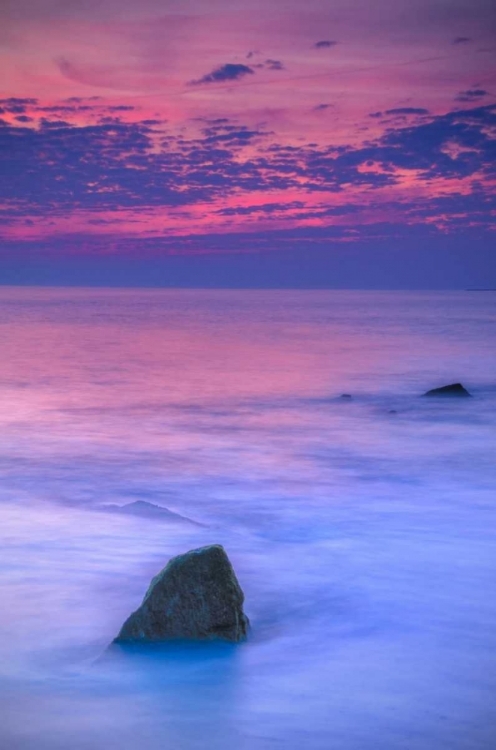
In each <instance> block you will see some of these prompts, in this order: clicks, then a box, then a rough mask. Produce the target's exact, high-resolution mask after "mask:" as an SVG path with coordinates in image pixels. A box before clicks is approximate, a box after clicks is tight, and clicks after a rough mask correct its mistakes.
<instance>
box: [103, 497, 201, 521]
mask: <svg viewBox="0 0 496 750" xmlns="http://www.w3.org/2000/svg"><path fill="white" fill-rule="evenodd" d="M98 510H101V511H103V512H104V513H119V514H124V515H130V516H139V517H140V518H153V519H157V520H159V521H168V522H170V523H187V524H193V525H194V526H203V524H202V523H198V521H193V520H192V519H191V518H187V517H186V516H181V515H180V514H179V513H174V511H173V510H169V509H168V508H164V506H163V505H155V504H154V503H148V502H147V501H146V500H135V501H134V502H132V503H127V505H102V506H100V508H98Z"/></svg>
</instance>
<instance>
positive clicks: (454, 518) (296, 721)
mask: <svg viewBox="0 0 496 750" xmlns="http://www.w3.org/2000/svg"><path fill="white" fill-rule="evenodd" d="M0 347H1V349H0V351H1V354H2V357H1V362H0V383H1V388H0V400H1V403H0V446H1V450H0V479H1V481H0V550H1V552H0V555H1V566H0V586H1V617H0V747H1V748H2V750H4V749H5V750H31V748H32V749H33V750H67V748H71V750H103V749H105V750H136V749H138V748H140V749H141V748H142V749H143V750H164V749H165V748H171V750H172V749H174V750H193V749H195V750H196V748H212V749H213V750H217V749H218V750H227V749H228V748H229V749H230V748H237V749H239V750H252V749H253V750H258V749H260V750H265V748H279V747H280V748H284V750H293V748H294V749H296V748H309V750H329V749H330V748H339V750H377V749H378V748H380V750H398V749H400V748H404V749H405V750H440V749H443V748H445V749H446V750H466V749H468V748H473V749H474V750H490V749H491V748H494V747H495V746H496V745H495V742H496V711H495V708H494V698H495V695H496V597H495V596H494V582H495V577H496V493H495V485H496V294H494V293H489V292H488V293H482V292H481V293H468V292H456V293H446V292H443V293H413V292H412V293H406V292H401V293H392V292H391V293H390V292H387V293H386V292H380V293H378V292H341V291H340V292H333V291H330V292H327V291H318V292H313V291H305V292H301V291H298V292H293V291H275V292H274V291H253V292H252V291H140V290H132V291H131V290H125V291H123V290H91V291H90V290H84V289H79V290H74V289H57V290H50V289H9V288H3V289H0ZM457 380H460V381H462V382H463V383H464V384H465V385H466V387H467V388H468V389H469V390H470V391H471V392H472V393H473V396H474V398H472V399H466V400H460V401H457V400H448V401H435V400H428V399H422V398H420V394H422V393H423V392H424V391H425V390H427V389H428V388H432V387H435V386H438V385H444V384H446V383H449V382H453V381H457ZM342 393H348V394H351V396H352V399H342V398H340V396H341V394H342ZM136 500H144V501H146V502H148V503H152V504H155V505H159V506H163V507H166V508H168V509H170V510H172V511H174V512H176V513H178V514H180V515H181V516H184V517H185V518H186V519H191V520H194V521H196V522H197V523H199V524H202V525H201V526H200V525H193V524H191V523H188V522H187V521H186V520H185V521H184V522H181V521H180V522H179V523H173V522H169V521H168V520H162V519H160V518H155V517H148V516H147V515H146V514H143V516H142V515H140V514H131V513H126V512H122V513H121V512H115V509H113V510H112V509H109V508H106V507H105V506H108V505H118V506H125V505H127V504H130V503H132V502H134V501H136ZM217 542H218V543H222V544H223V545H224V546H225V547H226V550H227V552H228V554H229V556H230V558H231V560H232V562H233V565H234V567H235V569H236V571H237V574H238V577H239V580H240V583H241V585H242V587H243V589H244V591H245V594H246V612H247V614H248V616H249V617H250V620H251V622H252V633H251V636H250V639H249V641H248V642H247V643H246V644H243V645H241V646H239V647H236V648H230V647H222V646H213V647H209V648H193V649H183V648H178V649H174V650H172V652H165V653H161V652H160V653H159V652H150V653H148V652H147V653H121V652H119V653H112V652H110V653H109V652H106V651H105V649H106V647H107V645H108V643H109V642H110V641H111V640H112V638H113V637H114V636H115V635H116V633H117V631H118V629H119V627H120V625H121V624H122V622H123V620H124V619H125V618H126V617H127V615H128V614H129V613H130V611H132V610H133V609H135V608H136V607H137V605H138V604H139V602H140V601H141V598H142V596H143V594H144V591H145V589H146V587H147V585H148V583H149V580H150V578H151V577H152V576H153V575H154V574H155V573H156V572H157V571H158V570H159V569H160V568H162V567H163V565H164V564H165V563H166V562H167V560H168V559H169V558H170V557H171V556H172V555H174V554H177V553H180V552H184V551H186V550H188V549H191V548H194V547H198V546H201V545H203V544H208V543H217Z"/></svg>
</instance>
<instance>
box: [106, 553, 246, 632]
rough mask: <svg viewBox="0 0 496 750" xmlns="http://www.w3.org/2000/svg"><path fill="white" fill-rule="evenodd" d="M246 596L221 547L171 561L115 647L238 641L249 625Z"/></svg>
mask: <svg viewBox="0 0 496 750" xmlns="http://www.w3.org/2000/svg"><path fill="white" fill-rule="evenodd" d="M243 601H244V595H243V592H242V590H241V587H240V585H239V583H238V580H237V578H236V574H235V573H234V570H233V567H232V565H231V563H230V561H229V558H228V556H227V554H226V552H225V550H224V548H223V547H221V545H220V544H214V545H211V546H209V547H200V548H199V549H194V550H191V551H190V552H186V554H184V555H178V556H177V557H173V558H172V560H170V561H169V562H168V564H167V565H166V567H165V568H164V569H163V570H162V571H161V572H160V573H159V574H158V575H157V576H155V578H154V579H153V580H152V582H151V583H150V586H149V588H148V591H147V592H146V594H145V598H144V599H143V602H142V604H141V606H140V607H139V609H137V610H136V612H133V614H132V615H131V616H130V617H128V619H127V620H126V622H125V623H124V625H123V626H122V628H121V631H120V633H119V635H118V636H117V638H116V639H115V640H114V643H138V642H139V643H152V642H153V643H156V642H160V641H169V640H174V639H188V640H213V639H222V640H226V641H234V642H236V641H241V640H243V639H244V638H246V634H247V631H248V626H249V620H248V618H247V617H246V615H245V614H244V612H243Z"/></svg>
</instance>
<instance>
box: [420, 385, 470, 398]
mask: <svg viewBox="0 0 496 750" xmlns="http://www.w3.org/2000/svg"><path fill="white" fill-rule="evenodd" d="M424 396H452V397H455V398H467V397H470V396H471V394H470V393H469V392H468V391H467V389H466V388H464V387H463V385H462V384H461V383H451V385H443V386H442V387H441V388H432V390H430V391H427V393H424Z"/></svg>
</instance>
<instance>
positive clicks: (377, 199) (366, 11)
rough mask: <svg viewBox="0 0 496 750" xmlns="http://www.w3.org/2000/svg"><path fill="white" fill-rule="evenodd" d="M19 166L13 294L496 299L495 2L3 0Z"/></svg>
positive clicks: (6, 103)
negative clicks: (471, 293)
mask: <svg viewBox="0 0 496 750" xmlns="http://www.w3.org/2000/svg"><path fill="white" fill-rule="evenodd" d="M0 160H1V161H0V164H1V166H0V184H1V191H2V192H1V204H0V205H1V208H0V263H1V267H3V272H2V278H1V279H0V282H2V281H3V283H13V282H16V281H18V282H21V283H28V282H31V281H33V282H36V281H40V282H50V281H55V282H57V283H59V282H60V283H61V282H63V281H64V279H65V278H67V279H68V280H70V281H77V280H78V278H79V280H80V281H81V283H86V282H88V281H91V280H92V277H94V280H95V283H100V281H101V282H102V283H103V282H104V281H105V280H110V281H111V282H113V281H115V283H120V282H122V283H125V282H133V281H134V280H136V279H138V280H139V278H142V279H143V282H144V283H153V281H154V273H158V274H159V276H160V279H159V281H160V282H162V281H163V282H164V283H167V281H168V280H172V281H174V280H175V281H176V283H182V281H183V282H184V283H191V284H194V283H198V284H200V285H201V283H200V282H201V281H202V275H203V274H206V276H205V281H206V283H207V284H209V283H210V282H211V281H212V278H214V277H215V278H217V277H218V282H219V283H220V284H221V285H229V283H230V280H231V281H232V282H233V283H234V284H235V285H236V284H238V283H239V282H240V278H242V277H244V278H245V281H246V283H247V285H249V286H250V285H255V286H257V285H259V284H260V285H264V284H269V285H270V283H271V281H270V280H271V279H272V281H273V282H274V283H276V285H277V284H282V285H288V284H289V285H296V286H298V285H300V284H303V285H304V284H305V283H308V284H310V285H315V284H317V285H318V283H319V279H322V274H324V276H325V284H329V285H331V286H332V285H333V284H334V283H335V284H336V285H338V286H339V285H343V284H344V285H346V284H347V283H349V284H352V285H353V284H355V285H365V286H368V285H369V283H367V279H368V280H369V282H370V285H371V286H374V285H379V286H380V285H381V283H385V284H386V285H391V284H393V285H394V281H395V278H397V280H398V283H399V284H400V285H405V284H406V285H408V283H407V281H406V274H407V270H406V269H409V270H408V273H409V274H410V275H411V278H412V285H414V286H415V285H416V283H417V284H419V285H421V286H422V285H427V286H428V285H429V284H431V285H436V284H440V285H441V286H444V285H445V284H443V283H442V280H443V279H442V270H443V267H444V268H445V269H446V266H447V265H450V267H451V269H450V272H449V273H448V276H449V279H451V281H450V283H451V284H454V285H455V286H456V285H460V284H461V285H462V286H463V284H464V283H465V281H466V283H467V284H468V285H470V284H472V283H474V284H476V285H480V284H483V283H484V282H485V281H487V283H488V284H490V285H492V286H496V261H495V252H494V244H495V242H494V240H495V237H496V233H495V231H494V230H495V228H496V199H495V182H496V180H495V178H496V4H495V3H494V2H493V1H492V0H374V1H373V2H372V1H371V0H305V2H303V0H272V2H267V0H264V1H263V2H262V0H244V2H240V0H165V1H163V0H162V1H160V0H141V2H139V3H135V2H130V1H129V0H102V1H100V2H97V0H68V1H67V2H63V1H62V0H3V2H2V4H1V7H0ZM171 256H173V257H171ZM198 256H201V257H198ZM235 256H236V257H235ZM240 256H243V257H240ZM167 264H169V265H168V266H167ZM174 264H175V265H174ZM209 264H210V265H209ZM377 267H379V268H380V269H381V270H380V272H379V273H378V274H377V273H376V274H375V275H374V273H375V271H374V269H377ZM167 268H168V269H169V271H166V270H164V269H167ZM209 268H210V269H213V268H215V269H217V270H216V271H215V272H212V273H213V276H212V273H210V276H209V271H208V269H209ZM71 269H72V270H71ZM75 269H76V270H75ZM85 269H86V270H85ZM112 269H113V270H112ZM174 269H175V270H174ZM202 269H203V270H202ZM206 269H207V270H206ZM388 269H396V271H394V270H391V274H392V275H391V276H388ZM433 269H434V270H433ZM436 269H437V271H436ZM431 272H432V273H431ZM163 273H165V274H166V276H167V274H168V273H169V274H170V277H169V276H168V277H167V278H162V276H161V274H163ZM231 273H232V274H234V276H232V277H231ZM116 274H117V275H116ZM119 274H120V275H119ZM136 274H137V275H136ZM140 274H141V275H140ZM216 274H217V276H216ZM219 274H220V275H219ZM395 274H396V276H395ZM398 274H399V275H398ZM450 274H451V275H450ZM211 277H212V278H211ZM400 277H401V278H400ZM277 279H279V281H277ZM381 279H382V282H381ZM181 280H182V281H181ZM305 280H306V281H305ZM347 280H348V281H347ZM212 283H213V282H212ZM322 283H324V282H322ZM448 286H449V284H448Z"/></svg>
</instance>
